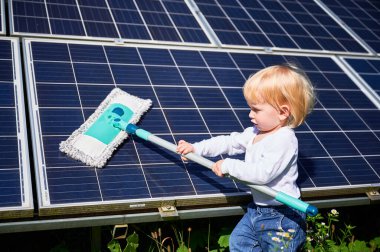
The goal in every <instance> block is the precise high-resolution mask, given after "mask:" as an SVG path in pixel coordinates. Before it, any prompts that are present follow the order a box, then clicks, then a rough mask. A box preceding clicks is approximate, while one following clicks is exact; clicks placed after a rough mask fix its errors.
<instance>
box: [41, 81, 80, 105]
mask: <svg viewBox="0 0 380 252" xmlns="http://www.w3.org/2000/svg"><path fill="white" fill-rule="evenodd" d="M36 87H37V92H38V105H39V106H41V107H76V108H78V107H80V104H81V103H80V101H79V99H78V89H77V86H76V85H74V84H57V85H55V84H40V83H37V84H36ZM51 94H56V95H54V96H52V95H51Z"/></svg>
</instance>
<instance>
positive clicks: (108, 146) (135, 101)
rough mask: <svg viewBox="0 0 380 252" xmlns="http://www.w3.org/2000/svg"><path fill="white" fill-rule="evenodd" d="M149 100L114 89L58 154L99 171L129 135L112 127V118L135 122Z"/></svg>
mask: <svg viewBox="0 0 380 252" xmlns="http://www.w3.org/2000/svg"><path fill="white" fill-rule="evenodd" d="M151 105H152V101H151V100H149V99H146V100H145V99H141V98H138V97H136V96H133V95H130V94H128V93H126V92H124V91H123V90H121V89H119V88H114V89H113V90H112V91H111V93H110V94H109V95H108V96H107V97H106V99H104V101H103V102H102V103H101V104H100V105H99V107H98V108H97V109H96V110H95V112H94V113H93V114H92V115H91V116H90V117H89V118H88V119H87V121H86V122H84V123H83V124H82V125H81V126H80V127H79V129H77V130H75V131H74V132H73V133H72V134H71V136H70V137H69V138H68V139H67V140H66V141H63V142H61V143H60V145H59V149H60V151H62V152H64V153H66V154H67V155H68V156H70V157H72V158H74V159H77V160H80V161H82V162H83V163H85V164H87V165H90V166H93V167H97V168H101V167H103V166H104V165H105V164H106V162H107V160H108V159H109V158H110V157H111V155H112V153H113V152H114V151H115V150H116V148H117V147H118V146H119V145H120V144H121V143H122V142H123V141H124V140H125V139H126V138H127V137H128V134H127V133H126V132H125V131H123V130H120V129H118V128H116V127H114V126H113V121H114V119H115V118H120V119H122V120H123V121H125V122H128V123H133V124H135V123H137V122H138V121H139V120H140V117H141V116H142V115H143V114H144V113H145V112H146V111H147V110H148V109H149V108H150V106H151Z"/></svg>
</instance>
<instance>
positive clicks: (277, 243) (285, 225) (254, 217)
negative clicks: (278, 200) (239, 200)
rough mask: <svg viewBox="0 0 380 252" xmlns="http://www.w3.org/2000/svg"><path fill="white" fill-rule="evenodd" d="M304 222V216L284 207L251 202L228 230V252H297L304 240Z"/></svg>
mask: <svg viewBox="0 0 380 252" xmlns="http://www.w3.org/2000/svg"><path fill="white" fill-rule="evenodd" d="M305 219H306V214H305V213H303V212H301V211H298V210H295V209H292V208H290V207H288V206H285V205H283V206H268V207H262V206H257V205H255V204H254V203H251V204H249V205H248V208H247V213H246V214H245V215H244V216H243V218H242V219H241V220H240V222H239V223H238V224H237V225H236V227H235V229H234V230H233V231H232V234H231V236H230V251H231V252H237V251H242V252H249V251H263V252H269V251H270V252H271V251H297V250H299V249H301V248H302V246H303V244H304V242H305V239H306V221H305Z"/></svg>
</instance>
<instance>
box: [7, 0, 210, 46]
mask: <svg viewBox="0 0 380 252" xmlns="http://www.w3.org/2000/svg"><path fill="white" fill-rule="evenodd" d="M10 6H11V10H12V15H11V17H12V20H11V22H12V26H11V28H12V29H11V34H15V35H38V36H49V37H57V36H59V37H66V38H73V37H76V38H81V39H103V40H104V39H106V40H115V39H132V40H144V41H145V40H148V41H155V42H157V41H167V42H184V43H197V44H210V41H209V40H208V38H207V36H206V34H205V33H204V32H203V30H202V28H201V26H200V25H199V23H198V21H197V19H196V18H195V17H194V16H193V14H192V12H191V10H190V9H189V7H188V6H187V4H186V2H184V1H178V0H149V1H148V0H139V1H133V0H126V1H118V0H108V1H105V0H96V1H95V0H82V1H75V0H65V1H56V0H47V1H27V0H13V1H10Z"/></svg>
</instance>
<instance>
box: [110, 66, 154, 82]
mask: <svg viewBox="0 0 380 252" xmlns="http://www.w3.org/2000/svg"><path fill="white" fill-rule="evenodd" d="M111 70H112V72H113V78H114V79H115V83H117V84H135V85H148V84H149V79H148V76H147V74H146V71H145V69H144V67H143V66H130V65H111Z"/></svg>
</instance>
